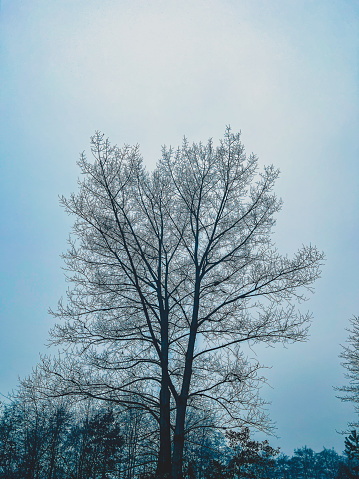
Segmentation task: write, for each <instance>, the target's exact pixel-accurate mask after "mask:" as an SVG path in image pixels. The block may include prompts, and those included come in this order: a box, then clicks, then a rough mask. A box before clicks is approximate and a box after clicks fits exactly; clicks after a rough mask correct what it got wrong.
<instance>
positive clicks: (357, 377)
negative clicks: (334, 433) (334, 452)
mask: <svg viewBox="0 0 359 479" xmlns="http://www.w3.org/2000/svg"><path fill="white" fill-rule="evenodd" d="M350 323H351V327H350V328H349V329H348V330H347V331H348V332H349V336H348V339H347V345H346V346H343V350H342V352H341V354H340V358H341V359H343V362H342V366H343V367H344V368H345V369H346V370H347V372H346V373H345V379H347V380H348V383H347V384H346V385H345V386H342V387H337V388H335V389H336V390H337V391H340V393H342V394H341V395H340V396H338V398H339V399H341V400H342V401H345V402H348V401H350V402H353V403H354V410H355V412H356V413H357V414H358V413H359V406H358V405H357V404H358V402H359V316H353V317H352V318H351V319H350ZM348 426H349V427H351V428H353V427H359V422H358V421H356V422H350V423H349V424H348Z"/></svg>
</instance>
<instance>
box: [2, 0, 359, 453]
mask: <svg viewBox="0 0 359 479" xmlns="http://www.w3.org/2000/svg"><path fill="white" fill-rule="evenodd" d="M358 25H359V3H358V1H354V0H353V1H349V0H337V1H331V0H315V1H314V0H271V1H269V0H236V1H229V0H218V1H215V0H213V1H212V0H206V1H200V0H191V1H186V0H181V1H171V0H165V1H160V0H152V1H149V0H147V1H137V0H132V1H121V0H117V1H115V0H86V1H84V0H76V1H73V0H62V1H61V2H59V1H56V0H2V2H1V7H0V48H1V51H0V82H1V83H0V101H1V106H0V108H1V110H0V124H1V127H0V144H1V146H0V151H1V163H0V169H1V170H0V188H1V189H0V208H1V236H0V248H1V252H0V255H1V256H0V257H1V292H0V294H1V318H0V321H1V329H0V365H1V366H0V368H1V369H0V392H1V393H2V394H7V392H8V391H9V390H11V389H13V388H16V386H17V384H18V383H17V377H18V376H21V377H24V376H25V375H27V374H29V373H30V372H31V368H32V367H33V366H35V365H36V363H37V361H38V355H39V353H40V352H42V353H44V352H45V351H46V347H45V346H44V344H45V343H46V340H47V336H48V329H49V328H50V327H51V325H52V318H51V317H49V316H48V314H47V308H48V307H49V306H52V307H56V303H57V300H58V299H59V298H60V296H62V295H63V294H64V292H65V288H66V285H65V282H64V279H63V272H62V270H61V265H62V263H61V259H60V258H59V255H60V254H61V252H62V251H64V250H65V249H66V239H67V237H68V234H69V232H70V227H71V219H69V218H68V217H67V216H66V214H65V213H64V211H62V210H61V208H60V207H59V205H58V195H59V194H65V195H67V194H69V193H70V192H71V191H76V180H77V176H78V170H77V166H76V160H77V158H78V156H79V153H80V152H81V151H83V150H86V149H87V150H88V145H89V137H90V135H92V134H93V133H94V131H95V130H101V131H103V132H104V133H105V134H106V135H107V136H109V137H110V139H111V140H112V142H113V143H117V144H119V145H121V144H123V143H130V144H131V143H139V144H140V146H141V150H142V153H143V156H144V160H145V163H146V164H147V165H148V167H149V168H152V167H153V166H154V165H155V163H156V161H157V159H158V158H159V155H160V151H161V145H163V144H167V145H172V146H177V145H178V144H180V143H181V139H182V137H183V135H186V136H187V137H188V139H189V141H199V140H203V141H206V140H207V139H208V138H209V137H213V139H214V141H215V142H216V141H217V140H218V139H219V138H220V137H222V136H223V133H224V130H225V126H226V125H227V124H230V125H231V126H232V129H233V130H234V131H239V130H241V131H242V140H243V143H244V145H245V146H246V150H247V152H248V153H250V152H252V151H253V152H254V153H256V154H257V155H258V156H259V158H260V163H261V164H262V165H264V164H270V163H273V164H274V165H275V166H277V167H279V168H280V170H281V172H282V173H281V177H280V179H279V181H278V184H277V189H276V191H277V193H278V195H279V196H281V197H282V198H283V201H284V208H283V211H282V212H281V213H280V215H279V217H278V223H277V226H276V234H275V240H276V242H277V244H278V246H279V249H280V251H281V252H282V253H286V252H287V253H289V254H293V253H294V252H295V251H296V249H298V247H300V246H301V245H302V244H308V243H312V244H315V245H317V246H318V248H320V249H321V250H324V251H325V253H326V257H327V262H326V265H325V267H324V269H323V275H322V278H321V279H320V280H319V281H318V282H317V284H316V292H315V294H314V295H313V296H312V297H311V299H310V301H309V302H308V303H307V306H308V308H309V309H310V310H311V311H313V324H312V327H311V334H310V338H309V341H308V342H307V343H305V344H295V345H292V346H289V347H288V349H284V348H282V347H281V346H279V347H276V348H275V349H269V350H268V349H265V348H261V349H259V350H258V352H257V355H258V356H257V358H258V359H259V361H260V362H261V363H263V364H265V365H267V366H273V367H272V369H270V370H268V371H266V375H267V377H268V379H269V383H270V385H271V387H272V388H269V387H267V388H264V389H263V391H262V395H263V397H264V398H265V399H268V400H270V401H271V402H272V404H271V406H270V407H269V411H270V414H271V417H272V419H273V420H274V421H275V422H276V423H277V428H278V429H277V434H278V436H279V439H278V440H273V441H272V442H273V444H277V445H280V446H281V447H282V450H283V451H284V452H286V453H288V454H292V453H293V449H294V448H296V447H301V446H304V445H305V444H306V445H307V446H309V447H312V448H314V449H315V450H316V451H319V450H321V449H322V448H323V446H325V447H327V448H329V447H333V446H334V447H335V448H336V450H337V451H338V452H341V451H342V450H343V437H342V436H340V435H338V434H337V433H336V430H342V429H344V428H345V426H346V423H347V421H349V420H353V419H354V415H353V413H352V411H353V407H352V406H351V405H348V404H343V403H341V402H340V401H339V400H338V399H336V398H335V392H334V391H333V388H332V387H333V386H340V385H342V384H343V383H344V378H343V373H344V371H343V370H342V368H341V366H340V360H339V359H338V355H339V353H340V343H342V344H343V343H344V342H345V338H346V336H347V333H346V331H345V328H346V327H348V326H349V322H348V319H349V318H350V317H351V316H352V315H353V314H359V305H358V266H359V265H358V263H359V261H358V260H359V252H358V251H359V249H358V240H359V225H358V213H359V195H358V178H359V159H358V152H359V151H358V150H359V148H358V143H359V141H358V131H359V128H358V127H359V121H358V106H359V101H358V79H359V75H358V46H359V38H358V37H359V27H358Z"/></svg>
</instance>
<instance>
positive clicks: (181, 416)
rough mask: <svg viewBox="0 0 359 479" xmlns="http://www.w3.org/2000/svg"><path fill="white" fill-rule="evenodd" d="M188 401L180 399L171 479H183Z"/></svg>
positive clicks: (174, 437)
mask: <svg viewBox="0 0 359 479" xmlns="http://www.w3.org/2000/svg"><path fill="white" fill-rule="evenodd" d="M186 408H187V401H183V400H181V399H180V404H179V406H178V408H177V417H176V427H175V433H174V436H173V457H172V477H171V479H183V472H182V465H183V447H184V425H185V418H186Z"/></svg>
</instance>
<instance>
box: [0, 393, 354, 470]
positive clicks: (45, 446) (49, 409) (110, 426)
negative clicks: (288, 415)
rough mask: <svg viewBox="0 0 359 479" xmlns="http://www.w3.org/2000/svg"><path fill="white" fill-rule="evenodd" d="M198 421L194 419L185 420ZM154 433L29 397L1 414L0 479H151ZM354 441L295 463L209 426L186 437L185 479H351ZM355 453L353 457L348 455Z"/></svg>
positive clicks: (110, 416)
mask: <svg viewBox="0 0 359 479" xmlns="http://www.w3.org/2000/svg"><path fill="white" fill-rule="evenodd" d="M189 421H194V422H195V421H196V418H189ZM157 438H158V432H157V430H156V425H155V424H154V422H149V420H148V416H146V415H144V414H141V413H140V412H138V411H136V410H128V409H127V410H121V409H119V408H116V407H115V408H104V407H103V406H101V405H99V404H97V403H96V402H94V401H87V402H85V403H78V404H76V403H75V404H71V402H70V401H68V400H62V401H56V402H55V401H53V400H52V401H47V402H45V401H39V400H37V399H36V398H35V397H32V398H29V397H28V395H27V393H26V394H25V395H23V396H22V397H21V394H20V397H19V398H18V399H17V400H16V401H14V402H13V403H12V404H10V405H7V406H3V407H2V411H1V418H0V478H1V479H105V478H107V479H135V478H137V479H150V478H154V477H155V475H154V471H155V467H156V460H157V455H158V439H157ZM358 444H359V438H358V436H356V434H354V435H353V434H352V435H351V436H349V438H346V449H345V452H346V454H345V455H344V456H342V455H339V454H338V453H337V452H335V451H334V449H325V448H324V449H323V450H322V451H321V452H318V453H316V452H314V451H313V450H312V449H311V448H308V447H302V448H298V449H295V451H294V454H293V456H292V457H288V456H287V455H285V454H282V453H281V452H280V450H279V449H274V448H272V447H271V446H270V445H269V444H268V442H267V441H262V442H261V441H255V440H253V439H251V438H250V434H249V430H248V429H243V430H242V431H241V432H239V433H234V432H233V431H228V432H227V433H225V434H222V433H221V432H219V431H218V430H216V428H215V427H214V426H213V424H211V420H210V418H207V420H206V423H205V424H203V422H202V427H200V428H198V429H196V430H195V431H193V432H192V433H190V434H189V436H188V439H187V441H186V445H185V454H184V458H185V460H184V478H185V479H237V478H243V479H244V478H248V479H249V478H251V479H256V478H258V479H350V478H357V477H359V459H358ZM353 451H354V454H353Z"/></svg>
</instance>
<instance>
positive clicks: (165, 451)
mask: <svg viewBox="0 0 359 479" xmlns="http://www.w3.org/2000/svg"><path fill="white" fill-rule="evenodd" d="M156 475H157V476H158V477H159V478H163V479H167V478H170V477H171V424H170V391H169V388H168V385H167V381H165V380H164V379H162V386H161V393H160V451H159V455H158V462H157V469H156Z"/></svg>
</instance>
